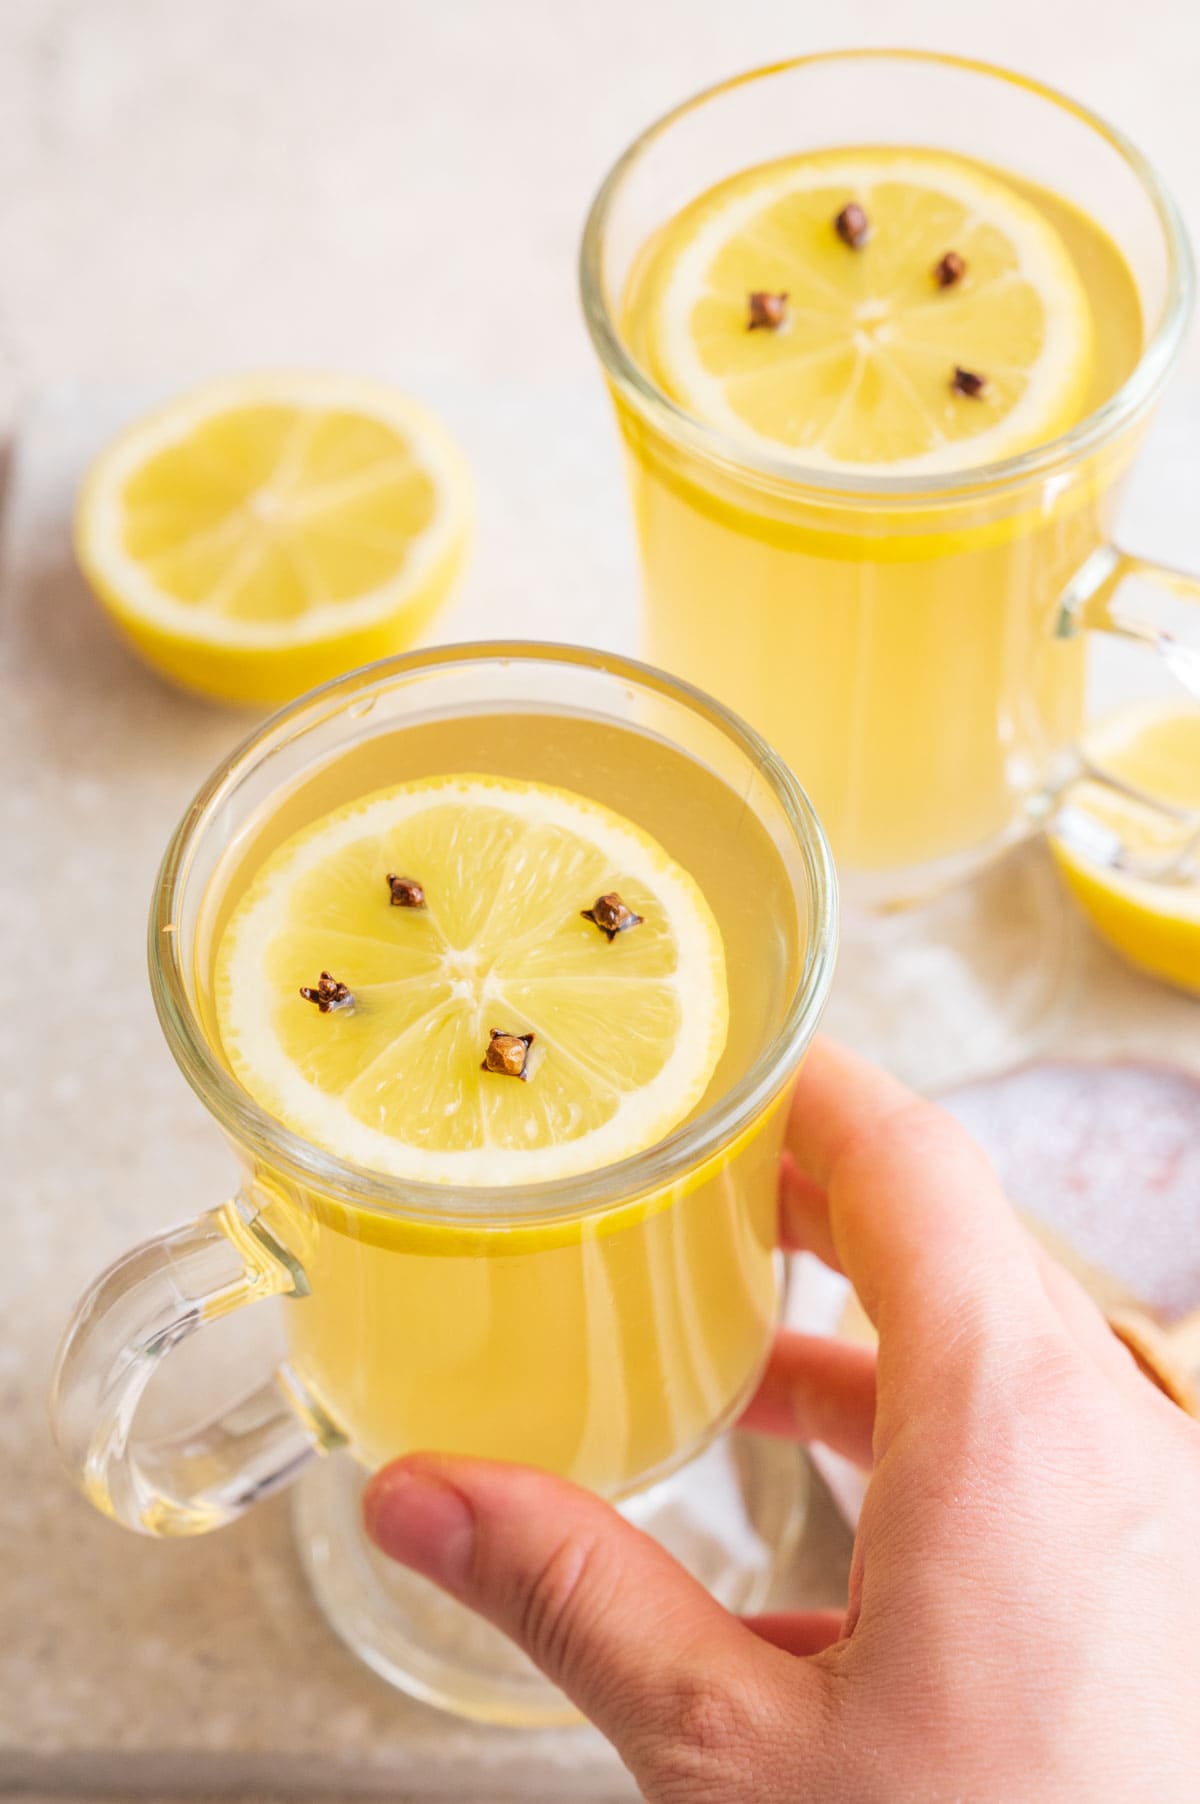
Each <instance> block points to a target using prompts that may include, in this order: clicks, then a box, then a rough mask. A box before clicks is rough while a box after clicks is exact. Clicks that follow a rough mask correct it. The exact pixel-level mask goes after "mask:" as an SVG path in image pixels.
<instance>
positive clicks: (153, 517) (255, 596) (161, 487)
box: [75, 373, 471, 704]
mask: <svg viewBox="0 0 1200 1804" xmlns="http://www.w3.org/2000/svg"><path fill="white" fill-rule="evenodd" d="M470 514H471V482H470V475H469V472H468V470H467V466H466V462H465V460H464V458H463V455H462V453H461V452H460V451H459V449H458V447H457V445H456V444H455V443H454V441H453V439H452V438H451V437H450V435H449V433H448V432H447V431H446V429H445V427H444V426H442V425H441V423H440V422H439V421H438V420H437V419H436V418H435V417H434V416H433V415H432V414H431V413H430V412H429V410H428V409H427V408H425V407H423V406H421V405H420V404H419V403H417V402H416V401H413V400H410V399H409V398H408V397H407V396H405V395H402V394H399V393H397V392H396V391H395V390H393V389H389V388H386V387H384V386H382V385H381V384H378V383H374V382H365V381H357V380H352V379H349V378H343V377H335V376H323V375H301V374H287V373H279V374H272V375H253V376H238V377H232V378H230V379H228V380H226V381H221V382H214V383H211V384H209V385H208V386H207V387H206V388H203V389H200V390H197V391H196V392H194V393H192V394H188V395H185V396H183V397H182V398H180V399H178V400H176V401H174V402H172V403H171V404H170V405H169V406H167V407H165V408H163V409H161V410H160V411H159V412H157V413H153V414H150V415H149V416H148V417H146V418H145V419H142V420H139V421H137V422H136V423H135V424H134V425H132V426H130V427H129V428H128V429H127V430H126V431H125V432H123V433H121V434H120V435H119V437H118V438H116V439H115V440H114V441H113V443H112V444H110V445H109V446H108V447H107V449H105V450H104V451H103V452H101V454H100V456H99V457H98V458H97V459H96V461H95V463H94V464H93V465H92V468H91V470H90V472H89V474H88V476H87V479H86V481H85V483H84V486H83V490H82V492H81V495H80V498H79V503H78V507H77V509H76V516H75V547H76V554H77V556H78V558H79V562H80V566H81V568H82V569H83V572H84V574H85V576H86V577H87V579H88V581H89V582H90V584H91V586H92V588H93V589H94V590H95V592H96V594H97V595H98V596H99V598H100V599H101V601H102V602H103V603H104V604H105V606H106V607H107V608H108V610H109V613H110V614H111V615H112V617H113V619H114V621H115V622H116V624H117V625H118V627H119V628H120V629H121V631H122V632H123V633H124V635H125V637H126V638H127V639H128V640H129V642H130V643H131V644H132V645H133V647H134V649H135V650H136V651H138V652H139V653H140V654H141V656H142V657H144V658H145V659H146V661H147V662H148V663H149V664H151V665H153V666H154V668H155V669H157V670H158V671H160V672H161V673H162V674H163V675H165V676H167V677H169V678H171V679H172V680H173V681H175V682H177V683H180V684H181V685H183V686H184V687H185V688H188V689H194V690H197V691H199V692H200V693H201V694H203V695H208V696H212V697H215V698H217V699H219V700H222V701H228V702H234V703H254V704H262V703H273V702H281V701H285V700H287V699H289V698H290V697H292V696H295V695H298V694H300V693H301V692H302V691H303V690H305V689H308V688H311V687H312V686H313V685H314V684H316V683H320V682H323V681H325V680H326V679H327V678H329V677H333V676H337V675H339V674H340V673H341V672H343V671H345V670H350V669H353V668H355V667H356V666H357V665H359V664H365V663H368V662H370V661H371V660H372V659H374V658H378V657H383V656H386V655H387V654H389V653H392V652H397V651H403V650H405V649H406V648H407V647H409V646H410V645H411V644H412V643H413V641H414V640H415V638H416V637H417V635H418V634H419V633H420V632H421V630H422V629H423V628H424V627H425V625H426V624H427V623H428V621H429V619H430V617H431V615H432V614H433V612H434V611H435V609H436V608H437V606H438V604H439V602H440V601H441V600H442V599H443V597H444V596H445V594H446V592H447V590H448V589H449V587H450V584H451V582H452V580H453V578H454V576H455V574H456V572H457V570H458V568H459V566H460V563H461V561H462V558H463V554H464V551H465V549H466V544H467V539H468V536H469V523H470Z"/></svg>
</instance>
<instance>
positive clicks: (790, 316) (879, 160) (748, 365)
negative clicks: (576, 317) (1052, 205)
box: [630, 148, 1092, 475]
mask: <svg viewBox="0 0 1200 1804" xmlns="http://www.w3.org/2000/svg"><path fill="white" fill-rule="evenodd" d="M847 208H854V209H857V210H858V214H857V216H854V215H852V219H853V221H854V224H855V225H856V226H858V227H859V232H858V233H853V232H852V233H851V234H850V237H855V236H857V237H858V239H859V242H858V243H857V245H856V244H855V243H853V242H850V241H848V237H847V236H846V235H844V234H841V233H839V231H838V229H837V226H836V223H835V222H836V221H837V220H838V219H839V217H841V216H843V215H844V213H845V210H846V209H847ZM948 252H953V253H954V261H953V264H952V266H951V268H952V272H953V273H951V272H947V275H948V279H947V280H945V281H944V282H943V281H939V278H938V274H937V271H938V268H939V265H941V264H942V262H943V259H944V258H945V257H946V255H947V253H948ZM752 295H759V296H760V297H762V296H765V297H767V298H766V302H765V305H766V306H767V307H768V309H771V310H772V317H770V318H761V317H760V318H759V320H758V321H757V324H759V325H760V326H762V327H764V328H765V329H761V330H754V329H750V328H751V319H750V317H749V316H748V305H749V302H750V297H751V296H752ZM771 297H777V298H778V303H779V304H778V306H777V307H773V306H772V299H771ZM630 332H631V338H632V340H633V343H632V348H633V350H634V351H635V353H636V354H637V355H638V356H639V358H640V359H641V361H643V362H644V364H645V365H646V367H647V368H648V370H649V372H650V374H651V375H652V376H653V377H654V379H655V380H656V381H657V382H658V383H659V385H660V386H661V387H662V388H663V389H664V390H665V391H666V392H667V393H668V394H669V395H671V396H672V397H673V399H675V400H676V401H678V402H679V403H680V404H681V405H683V406H684V407H686V408H687V409H688V411H689V412H691V413H693V414H695V415H697V416H698V417H699V418H701V419H704V420H706V421H708V422H709V423H711V424H713V425H716V426H719V427H722V428H724V429H725V430H727V431H728V432H729V433H731V434H732V435H734V436H735V437H738V438H740V439H742V440H743V441H747V440H748V441H751V442H753V443H754V444H756V445H757V447H758V448H759V449H760V450H761V451H769V452H772V453H775V454H776V455H777V454H778V453H780V452H781V451H783V452H788V453H793V454H795V455H797V456H798V457H800V458H802V460H803V462H804V463H805V464H807V465H809V466H812V467H817V468H821V467H825V468H829V469H836V470H847V471H867V472H871V471H874V472H878V473H884V472H886V473H887V474H890V475H901V474H922V473H928V472H936V471H948V470H955V469H960V468H965V467H968V466H976V465H980V464H984V463H988V462H991V461H993V460H994V459H996V458H1000V457H1004V456H1007V455H1009V454H1011V453H1014V452H1018V451H1021V450H1024V449H1026V448H1027V447H1029V446H1031V445H1035V444H1041V443H1044V442H1045V441H1046V440H1047V439H1049V438H1053V437H1054V436H1055V435H1056V434H1057V433H1058V432H1060V431H1062V430H1065V429H1066V428H1067V427H1068V426H1069V425H1071V424H1073V422H1074V420H1075V419H1076V418H1077V417H1078V415H1079V412H1080V409H1081V407H1082V405H1083V401H1084V397H1085V394H1086V391H1087V387H1088V383H1089V381H1090V377H1091V365H1092V326H1091V314H1090V309H1089V305H1088V300H1087V295H1086V293H1085V291H1084V288H1083V285H1082V283H1081V280H1080V277H1079V275H1078V273H1077V271H1076V268H1075V265H1074V263H1073V262H1072V260H1071V258H1070V256H1069V254H1068V252H1067V250H1066V248H1065V246H1064V245H1063V243H1062V241H1061V239H1060V238H1059V236H1058V234H1057V232H1056V231H1055V229H1054V227H1053V226H1052V225H1051V224H1050V222H1049V221H1048V219H1047V218H1046V217H1045V216H1044V215H1043V214H1042V213H1040V212H1039V210H1038V209H1037V207H1036V206H1035V205H1033V203H1032V202H1031V201H1028V200H1026V199H1025V198H1024V197H1023V196H1022V195H1021V194H1020V193H1019V192H1018V191H1017V190H1016V189H1015V188H1013V187H1010V186H1008V185H1007V184H1005V183H1003V182H1001V181H997V180H995V179H994V178H993V177H991V176H989V175H988V174H987V172H986V171H985V170H984V169H982V168H980V167H979V166H977V165H975V164H973V163H971V162H969V161H968V160H966V159H960V158H956V157H951V156H947V155H944V154H940V153H938V152H934V151H929V152H924V151H919V150H887V149H871V148H864V149H861V150H845V151H828V152H820V153H816V154H808V155H804V156H801V157H796V158H793V159H788V160H785V161H782V162H779V163H772V164H767V165H764V166H761V167H759V168H756V169H751V170H749V171H746V172H744V173H743V174H741V175H738V176H735V177H734V178H733V179H731V180H729V181H726V182H723V183H721V184H720V185H719V186H718V187H717V188H715V189H713V190H711V191H710V192H709V193H707V194H705V195H704V196H702V197H701V198H700V199H699V200H697V201H695V202H694V203H693V204H692V205H691V206H690V207H687V208H685V209H684V211H683V212H682V213H681V214H680V215H679V216H678V217H677V218H676V219H675V220H673V221H672V222H671V224H670V225H669V226H668V227H667V228H666V230H665V232H664V233H663V234H662V236H661V237H660V239H659V240H658V241H657V242H656V244H655V245H654V246H653V247H652V249H651V250H650V252H649V253H648V261H647V264H646V265H645V267H644V269H643V271H642V272H641V274H640V276H639V282H638V302H637V311H636V318H635V320H634V321H633V322H632V323H631V327H630ZM956 372H959V374H958V375H956Z"/></svg>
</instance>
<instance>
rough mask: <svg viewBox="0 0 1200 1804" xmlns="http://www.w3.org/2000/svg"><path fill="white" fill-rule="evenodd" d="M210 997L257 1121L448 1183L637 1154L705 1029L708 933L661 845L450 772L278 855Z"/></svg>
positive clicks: (530, 1177)
mask: <svg viewBox="0 0 1200 1804" xmlns="http://www.w3.org/2000/svg"><path fill="white" fill-rule="evenodd" d="M302 989H303V990H304V991H305V992H307V994H306V995H302V994H301V990H302ZM215 1002H216V1010H217V1017H218V1022H219V1027H220V1033H221V1039H222V1044H223V1047H224V1050H225V1054H226V1057H227V1058H228V1060H229V1063H230V1065H231V1066H232V1069H233V1071H234V1073H235V1075H236V1076H237V1078H238V1079H239V1080H240V1082H241V1083H242V1084H243V1086H244V1087H245V1088H246V1089H247V1090H248V1091H249V1092H250V1093H251V1095H252V1096H254V1097H255V1099H256V1100H257V1101H258V1102H259V1103H260V1104H261V1105H262V1106H263V1107H264V1108H265V1109H267V1110H268V1111H269V1112H270V1113H271V1114H272V1115H274V1116H275V1117H276V1118H277V1119H278V1120H280V1121H282V1122H284V1123H285V1124H286V1125H287V1126H289V1127H291V1128H293V1129H295V1130H296V1132H298V1133H300V1134H303V1135H304V1136H305V1137H306V1138H307V1139H309V1140H313V1141H316V1142H317V1143H318V1144H320V1145H322V1146H325V1147H327V1148H328V1149H329V1150H330V1151H332V1152H335V1153H337V1154H339V1155H341V1156H342V1157H344V1158H347V1159H351V1160H353V1161H355V1162H356V1163H358V1164H361V1165H366V1166H370V1167H373V1168H374V1169H377V1170H380V1171H385V1172H390V1173H393V1174H396V1175H398V1176H401V1177H406V1178H411V1179H421V1180H425V1181H429V1182H434V1183H445V1184H449V1183H456V1184H462V1185H478V1184H515V1183H521V1184H528V1183H535V1182H538V1181H541V1180H544V1179H549V1178H557V1177H563V1176H566V1175H569V1174H571V1173H576V1172H582V1171H588V1170H593V1169H595V1168H597V1167H599V1166H602V1165H609V1164H612V1163H613V1162H614V1161H616V1160H619V1159H622V1158H625V1157H627V1156H628V1155H630V1154H633V1153H636V1152H639V1151H641V1150H642V1149H643V1148H645V1147H647V1146H650V1145H652V1144H653V1143H654V1142H655V1141H657V1140H660V1139H661V1138H662V1137H663V1136H664V1135H665V1134H667V1133H669V1132H670V1130H671V1129H672V1128H673V1127H676V1126H677V1125H678V1124H679V1123H680V1122H682V1121H683V1120H685V1119H686V1117H687V1116H688V1115H689V1114H690V1113H691V1112H692V1111H693V1110H694V1109H695V1108H696V1107H697V1105H698V1104H699V1102H700V1100H701V1098H702V1097H703V1095H704V1093H705V1091H706V1090H707V1088H708V1085H709V1082H710V1080H711V1078H712V1076H713V1072H714V1071H715V1069H716V1066H717V1063H718V1061H719V1059H720V1057H721V1053H722V1050H723V1048H724V1045H725V1038H726V1032H727V1027H728V1000H727V990H726V980H725V957H724V950H723V947H722V942H721V934H720V930H719V928H718V927H717V924H716V921H715V920H714V918H713V915H712V912H711V910H710V908H709V906H708V903H707V902H706V901H705V899H704V896H703V895H702V893H701V891H700V890H699V888H698V887H697V885H696V883H695V882H694V881H693V880H692V878H691V877H690V876H689V875H688V874H687V872H686V871H684V870H683V869H681V867H680V866H679V865H678V864H676V863H675V862H674V861H673V860H672V859H671V858H670V857H669V856H668V854H667V853H666V852H665V851H664V850H663V849H662V847H661V846H659V845H658V844H657V843H656V842H655V841H654V840H652V839H651V838H650V837H649V836H648V835H647V834H646V833H644V832H643V831H642V830H641V829H640V828H638V827H636V826H634V825H633V824H632V823H631V822H629V821H627V820H624V819H622V818H621V817H620V816H619V815H616V814H614V813H612V812H611V811H610V810H608V809H607V808H604V807H602V806H600V805H599V804H597V803H595V802H591V801H587V800H585V799H584V798H583V797H582V796H578V795H575V794H572V793H570V792H569V791H567V790H561V789H554V788H550V787H548V786H545V785H541V784H535V783H518V782H515V781H509V780H506V779H502V778H495V777H486V776H473V775H467V776H451V777H443V778H435V779H429V780H423V781H418V782H413V783H409V784H405V785H403V786H401V787H398V788H395V789H388V790H383V791H378V792H376V793H375V794H373V795H370V796H367V797H366V798H364V799H363V800H361V801H358V802H355V803H353V804H351V805H349V806H347V807H343V808H341V809H338V810H336V811H335V812H333V813H332V814H329V815H326V816H325V817H324V818H322V819H321V820H319V821H317V822H316V823H315V824H314V825H312V826H310V827H308V828H306V829H304V830H303V831H302V832H300V833H299V834H297V835H296V836H295V837H294V838H292V839H290V840H288V841H287V842H286V844H284V845H283V846H282V847H280V848H279V850H278V851H276V852H275V854H274V855H273V856H272V857H271V858H270V859H268V860H267V862H266V863H265V864H264V865H263V867H262V869H261V870H260V871H259V873H258V875H257V876H256V877H255V879H254V881H253V883H252V884H251V886H250V888H249V889H248V890H247V892H246V894H245V895H244V896H243V897H242V899H241V901H240V902H239V903H238V905H237V907H236V909H235V910H234V913H233V915H232V917H231V919H230V921H229V924H228V926H227V927H226V929H225V932H224V934H223V936H222V939H221V943H220V946H219V947H218V952H217V960H216V977H215ZM496 1035H499V1036H501V1041H500V1043H498V1044H497V1043H494V1036H496Z"/></svg>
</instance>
